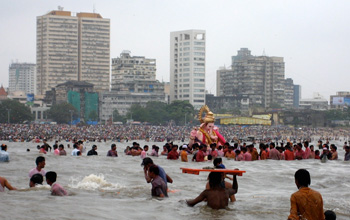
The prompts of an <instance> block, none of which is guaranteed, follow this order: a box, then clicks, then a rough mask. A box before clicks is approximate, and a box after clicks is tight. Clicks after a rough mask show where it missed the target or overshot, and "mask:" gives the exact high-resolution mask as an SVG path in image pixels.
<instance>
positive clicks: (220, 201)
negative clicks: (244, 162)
mask: <svg viewBox="0 0 350 220" xmlns="http://www.w3.org/2000/svg"><path fill="white" fill-rule="evenodd" d="M223 178H224V174H223V173H219V172H211V173H210V174H209V177H208V179H209V186H210V189H206V190H204V191H203V192H202V193H201V194H200V195H199V196H198V197H197V198H195V199H192V200H186V202H187V204H188V205H189V206H195V205H196V204H197V203H199V202H202V201H204V200H206V201H207V205H208V206H209V207H211V208H213V209H224V208H226V207H227V206H228V200H229V197H230V196H231V195H234V194H236V193H237V191H238V183H237V178H236V175H233V182H232V188H230V189H225V188H223V187H222V186H221V183H222V181H223Z"/></svg>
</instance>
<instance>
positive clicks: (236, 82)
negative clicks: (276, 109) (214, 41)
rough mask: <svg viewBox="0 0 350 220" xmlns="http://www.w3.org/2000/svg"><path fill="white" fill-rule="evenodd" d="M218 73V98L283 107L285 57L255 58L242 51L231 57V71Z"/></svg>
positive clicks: (246, 51) (245, 50)
mask: <svg viewBox="0 0 350 220" xmlns="http://www.w3.org/2000/svg"><path fill="white" fill-rule="evenodd" d="M217 74H218V75H219V76H218V77H217V79H218V80H220V82H217V84H218V85H220V87H219V89H220V90H219V91H217V93H218V94H219V95H221V94H223V95H226V96H237V95H238V96H242V97H246V98H248V99H249V104H250V105H252V106H259V107H264V108H267V107H273V106H277V105H279V106H280V107H284V104H285V103H284V98H285V91H284V90H285V79H284V61H283V57H268V56H253V55H251V53H250V50H248V48H241V49H240V50H239V51H238V54H237V55H236V56H232V69H231V70H220V71H218V72H217Z"/></svg>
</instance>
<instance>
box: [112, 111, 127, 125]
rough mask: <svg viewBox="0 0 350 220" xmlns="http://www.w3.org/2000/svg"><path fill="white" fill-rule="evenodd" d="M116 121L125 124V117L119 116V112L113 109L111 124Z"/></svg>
mask: <svg viewBox="0 0 350 220" xmlns="http://www.w3.org/2000/svg"><path fill="white" fill-rule="evenodd" d="M116 121H121V122H123V123H125V122H126V118H125V116H121V115H120V114H119V111H118V110H117V109H115V110H114V111H113V122H116Z"/></svg>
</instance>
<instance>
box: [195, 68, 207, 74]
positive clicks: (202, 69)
mask: <svg viewBox="0 0 350 220" xmlns="http://www.w3.org/2000/svg"><path fill="white" fill-rule="evenodd" d="M193 70H194V72H195V73H198V72H204V71H205V69H204V68H194V69H193Z"/></svg>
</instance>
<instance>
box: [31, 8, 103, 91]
mask: <svg viewBox="0 0 350 220" xmlns="http://www.w3.org/2000/svg"><path fill="white" fill-rule="evenodd" d="M36 57H37V63H36V65H37V94H38V95H44V94H45V92H46V91H49V90H51V89H52V88H54V87H55V86H56V85H58V84H61V83H64V82H66V81H70V80H77V81H86V82H90V83H92V84H94V88H95V90H96V91H105V90H109V79H110V76H109V75H110V20H109V19H104V18H102V17H101V15H99V14H96V13H77V14H76V16H72V13H71V12H69V11H62V10H58V11H51V12H49V13H48V14H46V15H43V16H38V17H37V50H36Z"/></svg>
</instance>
